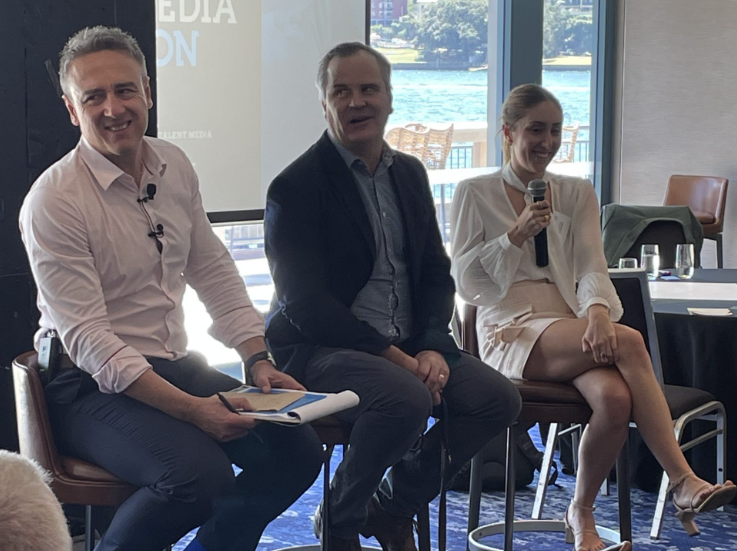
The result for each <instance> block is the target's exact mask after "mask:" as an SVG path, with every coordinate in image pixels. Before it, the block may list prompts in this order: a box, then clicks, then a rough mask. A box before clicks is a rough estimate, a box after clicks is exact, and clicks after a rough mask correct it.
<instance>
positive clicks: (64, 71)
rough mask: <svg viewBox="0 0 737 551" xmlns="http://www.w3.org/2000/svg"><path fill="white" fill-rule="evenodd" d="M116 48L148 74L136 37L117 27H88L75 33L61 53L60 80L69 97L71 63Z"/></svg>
mask: <svg viewBox="0 0 737 551" xmlns="http://www.w3.org/2000/svg"><path fill="white" fill-rule="evenodd" d="M104 50H114V51H116V52H121V53H123V54H126V55H128V56H130V57H132V58H133V59H135V60H136V61H137V62H138V64H139V65H140V66H141V69H142V70H143V75H144V76H146V75H147V74H148V73H147V71H146V58H145V57H144V56H143V52H142V51H141V48H140V46H139V45H138V42H137V41H136V39H135V38H133V37H132V36H131V35H129V34H128V33H126V32H124V31H122V30H120V29H118V28H117V27H103V26H102V25H97V26H96V27H86V28H84V29H82V30H81V31H78V32H77V33H75V34H74V35H73V36H72V37H71V38H70V39H69V40H68V41H67V43H66V44H65V45H64V49H63V50H62V51H61V53H60V54H59V82H60V84H61V89H62V90H63V91H64V94H65V95H66V96H67V97H69V64H70V63H71V62H72V61H74V60H75V59H77V58H78V57H81V56H83V55H87V54H93V53H95V52H101V51H104Z"/></svg>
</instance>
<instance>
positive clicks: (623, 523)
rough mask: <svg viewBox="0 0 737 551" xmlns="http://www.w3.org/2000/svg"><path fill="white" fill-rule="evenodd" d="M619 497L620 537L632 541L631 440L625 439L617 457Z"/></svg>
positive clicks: (622, 539)
mask: <svg viewBox="0 0 737 551" xmlns="http://www.w3.org/2000/svg"><path fill="white" fill-rule="evenodd" d="M617 498H618V500H619V537H620V540H621V541H625V540H629V541H632V505H631V502H630V473H629V442H628V441H627V440H625V441H624V446H622V451H620V452H619V457H618V458H617Z"/></svg>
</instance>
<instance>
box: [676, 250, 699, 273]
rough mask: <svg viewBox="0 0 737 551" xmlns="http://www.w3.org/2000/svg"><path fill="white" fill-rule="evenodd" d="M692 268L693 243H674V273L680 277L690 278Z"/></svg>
mask: <svg viewBox="0 0 737 551" xmlns="http://www.w3.org/2000/svg"><path fill="white" fill-rule="evenodd" d="M694 268H695V266H694V253H693V245H692V244H690V243H689V244H687V245H676V275H677V276H678V277H680V278H681V279H691V278H692V277H693V274H694Z"/></svg>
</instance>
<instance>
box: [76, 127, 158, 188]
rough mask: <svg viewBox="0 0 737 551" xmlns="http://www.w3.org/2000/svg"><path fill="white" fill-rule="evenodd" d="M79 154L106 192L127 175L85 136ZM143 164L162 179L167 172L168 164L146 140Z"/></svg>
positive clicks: (144, 140) (81, 140)
mask: <svg viewBox="0 0 737 551" xmlns="http://www.w3.org/2000/svg"><path fill="white" fill-rule="evenodd" d="M79 153H80V156H81V157H82V160H83V161H84V163H85V164H86V165H87V167H88V168H89V169H90V172H91V173H92V176H93V177H94V178H95V180H96V181H97V183H98V184H99V186H100V187H101V188H102V189H104V190H107V189H108V188H109V187H110V186H111V185H112V184H113V182H115V181H116V180H118V179H119V178H121V177H122V176H125V175H126V174H125V172H123V171H122V170H120V168H118V167H117V166H115V164H113V163H112V161H110V160H108V159H107V158H106V157H105V156H104V155H103V154H102V153H100V152H99V151H97V150H96V149H95V148H94V147H92V146H91V145H90V143H89V142H88V141H87V139H86V138H85V137H84V136H82V138H81V139H80V140H79ZM143 164H144V167H145V169H146V170H147V171H148V172H149V173H151V174H154V175H156V174H158V175H159V176H160V177H161V176H163V175H164V173H165V172H166V162H165V161H164V159H162V158H161V156H160V155H159V154H158V153H157V152H156V151H155V150H154V148H153V147H151V146H150V144H149V143H148V142H147V141H146V139H145V138H144V139H143Z"/></svg>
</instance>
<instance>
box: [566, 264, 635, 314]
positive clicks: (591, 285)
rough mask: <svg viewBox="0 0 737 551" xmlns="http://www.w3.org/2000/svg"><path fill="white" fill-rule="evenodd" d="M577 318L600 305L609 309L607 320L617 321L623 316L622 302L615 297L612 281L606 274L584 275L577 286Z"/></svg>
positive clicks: (615, 292) (615, 291)
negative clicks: (578, 306)
mask: <svg viewBox="0 0 737 551" xmlns="http://www.w3.org/2000/svg"><path fill="white" fill-rule="evenodd" d="M577 295H578V303H579V305H580V310H579V312H578V317H579V318H584V317H586V315H587V312H588V309H589V308H590V307H591V306H593V305H594V304H601V305H602V306H606V307H607V308H608V309H609V319H610V320H612V321H619V320H620V319H621V317H622V315H623V314H624V309H623V308H622V301H621V300H620V299H619V295H617V290H616V289H615V288H614V284H613V283H612V280H611V279H610V278H609V275H608V274H601V273H598V272H595V273H590V274H586V275H585V276H584V278H583V279H582V280H581V281H580V282H579V284H578V292H577Z"/></svg>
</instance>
